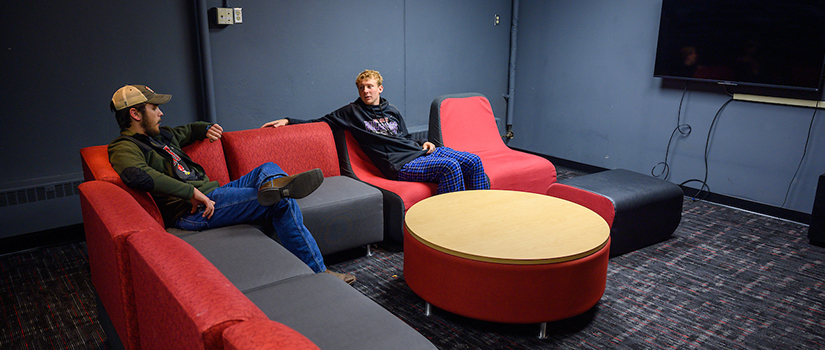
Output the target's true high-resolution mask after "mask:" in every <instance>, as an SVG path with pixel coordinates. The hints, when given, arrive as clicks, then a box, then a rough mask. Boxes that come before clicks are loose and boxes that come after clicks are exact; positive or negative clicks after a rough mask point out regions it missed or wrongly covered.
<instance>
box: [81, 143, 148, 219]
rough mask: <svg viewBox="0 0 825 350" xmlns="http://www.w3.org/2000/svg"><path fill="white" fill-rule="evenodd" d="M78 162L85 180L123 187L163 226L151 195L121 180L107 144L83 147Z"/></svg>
mask: <svg viewBox="0 0 825 350" xmlns="http://www.w3.org/2000/svg"><path fill="white" fill-rule="evenodd" d="M80 162H81V165H82V166H83V178H84V179H85V180H86V181H90V180H101V181H106V182H109V183H113V184H115V185H117V186H118V187H120V188H122V189H124V190H125V191H126V192H127V193H129V194H130V195H132V197H133V198H134V199H135V200H136V201H137V202H138V204H140V206H141V207H143V209H144V210H146V212H147V213H149V215H151V216H152V218H153V219H155V221H157V222H158V223H159V224H160V225H161V226H163V216H161V215H160V209H158V205H157V203H155V200H154V199H153V198H152V196H151V195H150V194H149V193H147V192H145V191H138V190H135V189H133V188H131V187H129V186H126V184H125V183H124V182H123V180H121V179H120V175H119V174H118V173H117V171H115V169H114V168H112V164H111V163H109V151H108V146H107V145H100V146H91V147H84V148H82V149H81V150H80Z"/></svg>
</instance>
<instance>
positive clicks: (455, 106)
mask: <svg viewBox="0 0 825 350" xmlns="http://www.w3.org/2000/svg"><path fill="white" fill-rule="evenodd" d="M470 126H472V127H470ZM470 130H472V132H470ZM429 137H430V141H432V142H433V143H435V144H436V145H437V146H448V147H450V148H453V149H456V150H460V151H465V152H471V153H477V152H478V151H483V150H507V149H508V147H507V145H505V144H504V141H502V140H501V134H500V133H499V130H498V126H497V125H496V119H495V115H494V114H493V108H492V107H491V106H490V101H488V100H487V98H486V97H484V95H481V94H476V93H467V94H456V95H445V96H441V97H439V98H436V99H435V100H434V101H433V103H432V105H431V106H430V129H429Z"/></svg>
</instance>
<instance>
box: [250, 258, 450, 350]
mask: <svg viewBox="0 0 825 350" xmlns="http://www.w3.org/2000/svg"><path fill="white" fill-rule="evenodd" d="M246 296H247V297H249V299H250V300H252V302H253V303H255V305H257V306H258V307H259V308H260V309H261V310H262V311H263V312H264V313H265V314H266V315H267V316H268V317H269V318H270V319H271V320H274V321H277V322H280V323H283V324H285V325H287V326H289V327H290V328H293V329H295V330H296V331H298V332H300V333H301V334H303V335H304V336H306V337H307V338H309V339H310V340H311V341H312V342H313V343H315V344H316V345H318V347H320V348H321V349H363V350H366V349H381V350H384V349H405V350H411V349H435V346H433V344H432V343H430V342H429V341H428V340H427V339H426V338H424V336H422V335H421V334H419V333H418V332H416V331H415V330H414V329H413V328H411V327H410V326H408V325H407V324H406V323H404V322H403V321H401V320H400V319H398V318H397V317H396V316H394V315H393V314H391V313H389V311H387V310H385V309H384V308H382V307H381V306H380V305H378V304H376V303H375V302H373V301H372V300H370V299H369V298H367V297H366V296H364V295H363V294H361V293H359V292H358V291H357V290H355V289H353V288H352V287H351V286H349V285H347V284H346V283H344V282H342V281H341V280H339V279H337V278H335V277H334V276H332V275H330V274H326V273H319V274H315V275H312V276H307V277H301V278H296V279H293V280H290V281H289V283H279V284H276V285H272V286H269V287H267V288H262V289H258V290H255V291H252V292H249V293H246Z"/></svg>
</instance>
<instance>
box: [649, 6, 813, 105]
mask: <svg viewBox="0 0 825 350" xmlns="http://www.w3.org/2000/svg"><path fill="white" fill-rule="evenodd" d="M823 63H825V1H822V0H818V1H812V0H663V1H662V17H661V20H660V24H659V41H658V46H657V49H656V66H655V68H654V72H653V75H654V76H656V77H663V78H677V79H688V80H699V81H710V82H717V83H722V84H729V85H752V86H766V87H781V88H791V89H798V90H810V91H818V90H819V88H820V85H821V81H822V67H823Z"/></svg>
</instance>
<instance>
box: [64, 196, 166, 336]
mask: <svg viewBox="0 0 825 350" xmlns="http://www.w3.org/2000/svg"><path fill="white" fill-rule="evenodd" d="M79 189H80V207H81V212H82V214H83V226H84V229H85V232H86V247H87V250H88V255H89V270H90V272H91V279H92V284H93V285H94V287H95V291H96V292H97V294H98V296H99V297H100V301H101V303H102V304H103V305H104V306H105V307H106V312H107V313H108V315H109V318H110V319H111V321H112V324H113V325H114V327H115V330H116V331H117V333H118V335H119V337H120V338H121V340H122V341H123V342H124V344H125V345H126V346H127V348H128V349H137V348H139V345H138V335H137V324H136V322H135V320H134V317H135V304H134V288H133V286H132V278H131V272H130V269H129V266H130V265H129V256H128V254H127V253H126V248H125V247H126V239H127V238H128V237H129V236H131V235H135V234H143V233H145V232H148V231H153V230H162V229H163V227H162V226H161V225H160V224H158V223H157V222H156V221H154V220H153V219H152V218H151V217H150V216H149V214H147V213H146V212H145V211H143V210H140V206H139V205H138V203H137V202H135V201H134V199H133V198H132V197H131V196H130V195H129V194H128V193H126V192H125V191H124V190H122V189H121V188H120V187H118V186H116V185H114V184H112V183H110V182H106V181H95V180H93V181H86V182H84V183H82V184H80V186H79Z"/></svg>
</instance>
